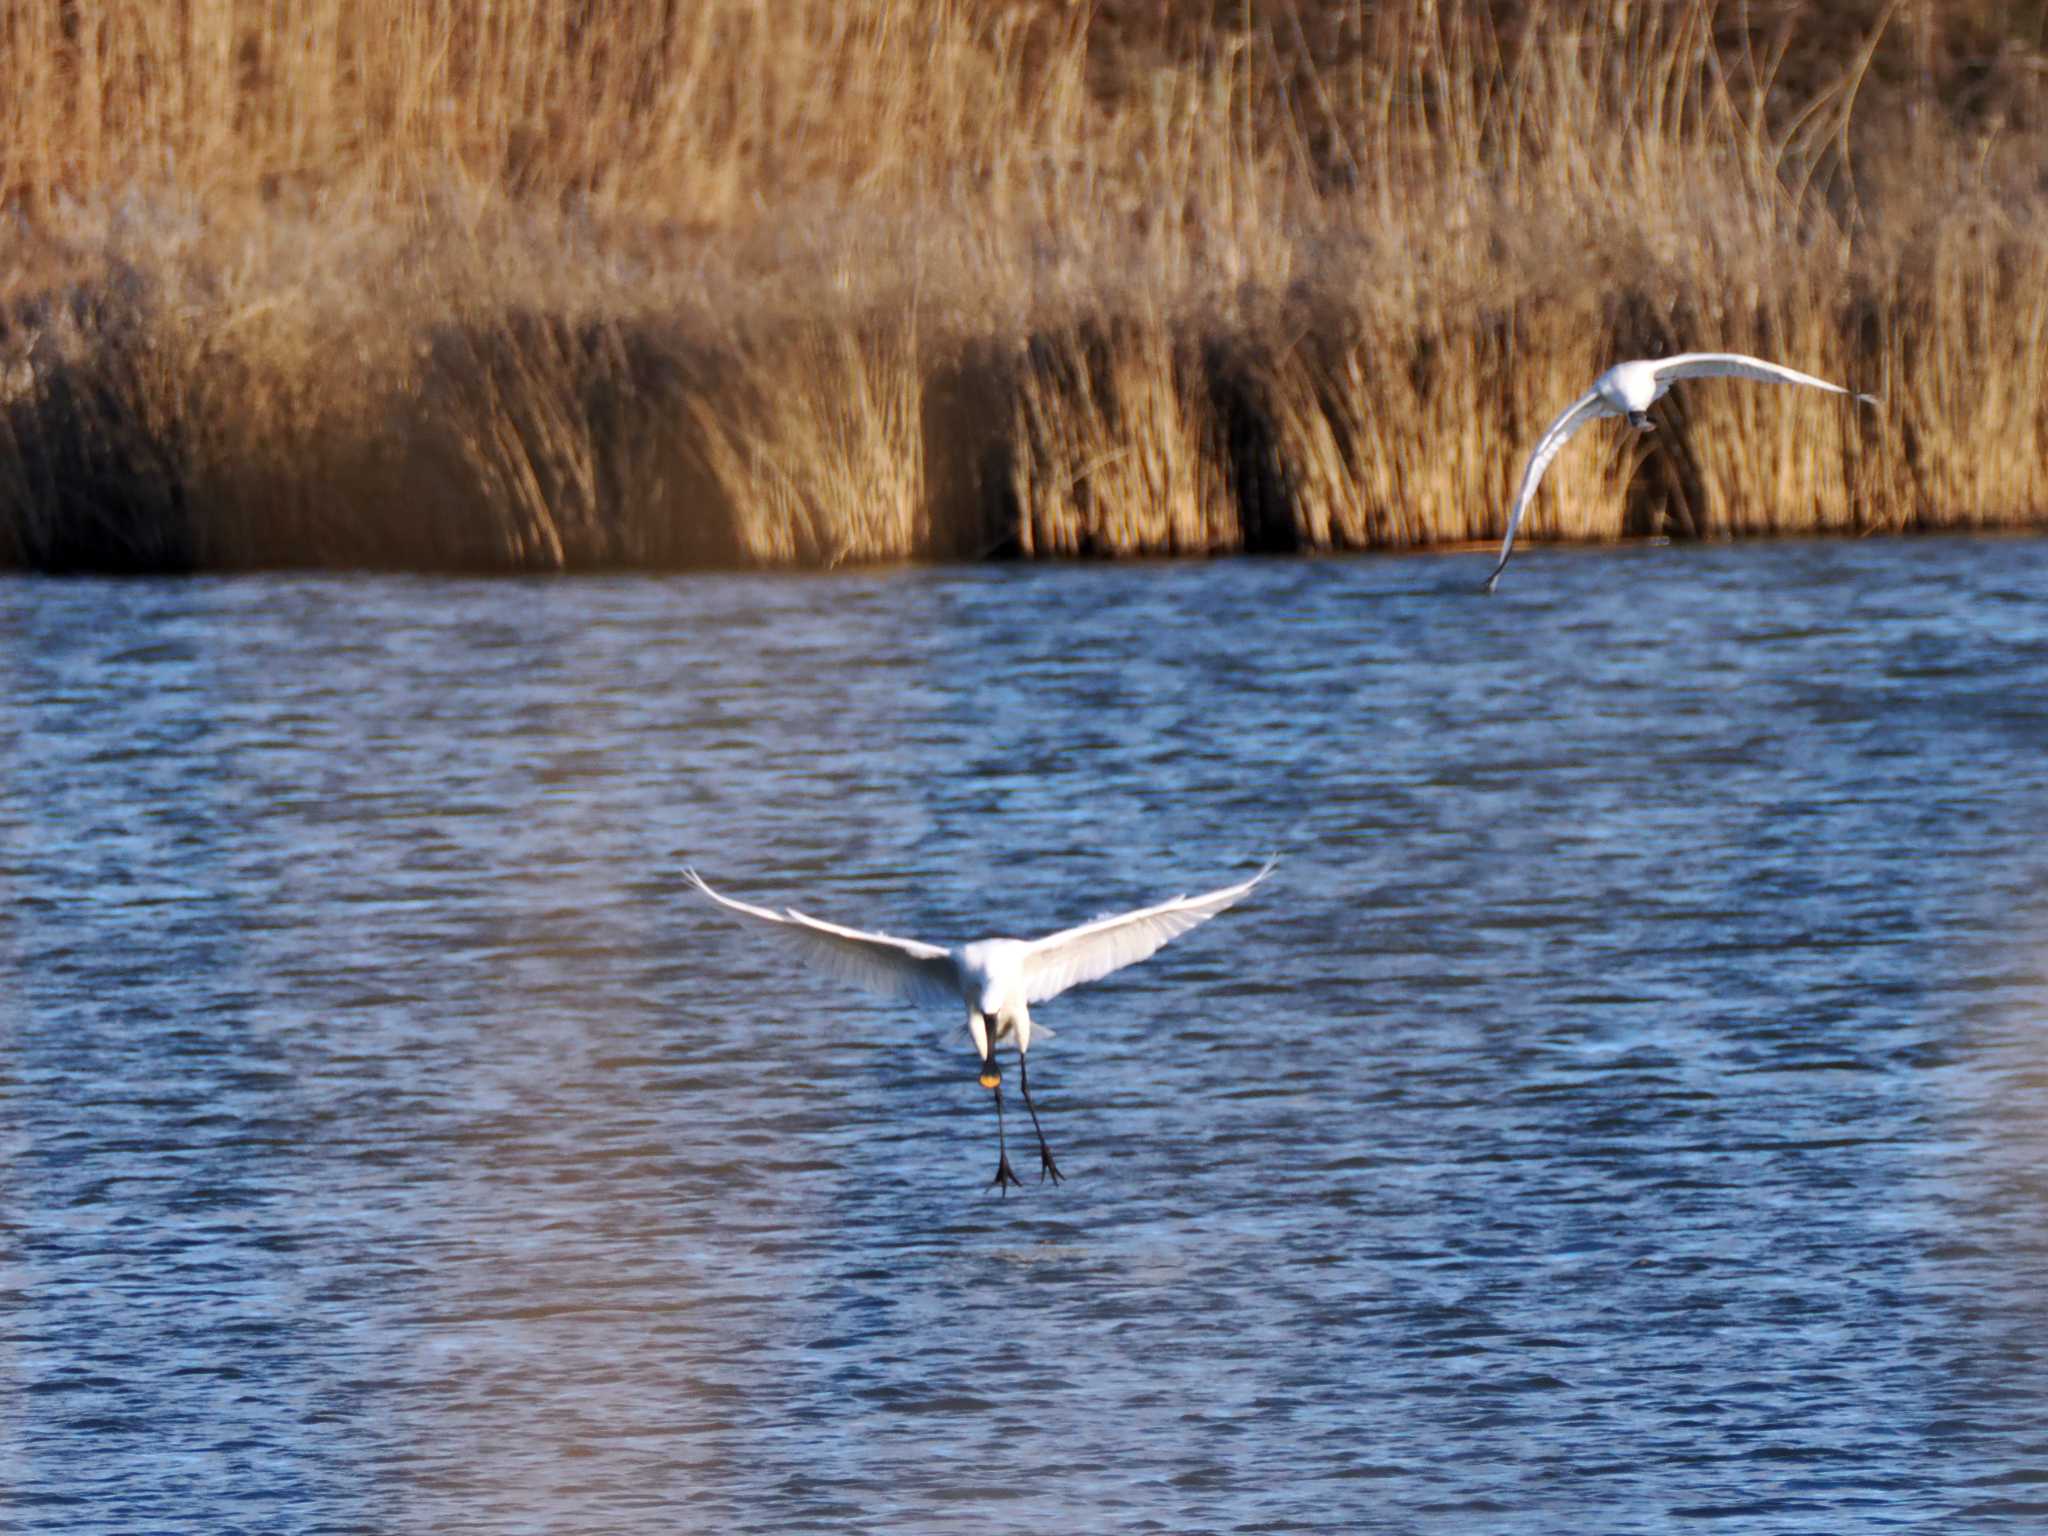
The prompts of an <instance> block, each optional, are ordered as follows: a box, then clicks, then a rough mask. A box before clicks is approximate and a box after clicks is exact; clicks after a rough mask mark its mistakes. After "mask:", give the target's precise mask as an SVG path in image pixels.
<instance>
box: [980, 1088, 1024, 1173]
mask: <svg viewBox="0 0 2048 1536" xmlns="http://www.w3.org/2000/svg"><path fill="white" fill-rule="evenodd" d="M995 1096H996V1159H997V1161H996V1176H995V1177H994V1178H992V1179H990V1180H989V1181H988V1187H989V1188H990V1189H1000V1190H1001V1191H1002V1192H1003V1193H1004V1194H1005V1195H1008V1194H1009V1192H1010V1186H1011V1185H1012V1184H1015V1185H1016V1186H1017V1187H1018V1188H1019V1189H1022V1188H1023V1187H1024V1181H1023V1180H1022V1179H1020V1178H1018V1177H1017V1170H1016V1169H1014V1168H1012V1167H1011V1166H1010V1149H1009V1148H1008V1146H1007V1145H1005V1144H1004V1141H1003V1090H1002V1089H1001V1088H1000V1087H998V1088H997V1089H996V1090H995ZM1026 1102H1027V1103H1028V1102H1029V1100H1028V1098H1027V1100H1026Z"/></svg>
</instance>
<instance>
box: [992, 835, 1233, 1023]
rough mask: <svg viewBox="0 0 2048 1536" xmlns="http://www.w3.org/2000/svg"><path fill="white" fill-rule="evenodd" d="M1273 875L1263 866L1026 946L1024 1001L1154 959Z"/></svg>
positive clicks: (1037, 1000) (1036, 1000)
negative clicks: (1214, 887)
mask: <svg viewBox="0 0 2048 1536" xmlns="http://www.w3.org/2000/svg"><path fill="white" fill-rule="evenodd" d="M1272 872H1273V866H1272V865H1271V864H1268V865H1267V866H1266V867H1265V868H1264V869H1262V870H1260V871H1259V872H1258V873H1257V874H1256V875H1253V876H1252V877H1251V879H1249V880H1246V881H1243V882H1241V883H1239V884H1237V885H1231V886H1225V887H1224V888H1223V889H1222V890H1220V891H1211V892H1209V893H1208V894H1207V895H1206V896H1176V897H1174V898H1173V900H1171V901H1162V902H1160V903H1159V904H1158V905H1157V906H1154V907H1145V908H1143V909H1141V910H1139V911H1136V912H1125V913H1122V914H1120V915H1119V916H1116V917H1099V918H1097V919H1096V920H1095V921H1094V922H1092V923H1083V924H1082V925H1081V926H1080V927H1078V928H1069V929H1066V930H1065V931H1064V932H1061V933H1055V934H1049V935H1048V936H1047V937H1045V938H1042V939H1035V940H1033V941H1032V942H1031V944H1030V946H1029V947H1028V948H1027V950H1026V952H1025V955H1024V998H1025V1001H1026V1002H1032V1003H1042V1002H1044V1001H1045V1000H1046V999H1047V998H1049V997H1058V996H1059V995H1060V993H1062V992H1064V991H1066V990H1067V988H1069V987H1078V986H1079V985H1080V984H1081V983H1082V982H1084V981H1095V980H1098V979H1100V978H1101V977H1104V976H1107V975H1108V974H1109V973H1110V972H1111V971H1120V970H1122V969H1123V968H1124V967H1125V966H1127V965H1135V964H1137V962H1138V961H1140V960H1143V959H1144V958H1145V957H1146V956H1148V955H1151V954H1154V953H1156V952H1157V951H1158V949H1159V947H1160V946H1161V945H1162V944H1164V943H1166V942H1167V941H1168V940H1169V939H1174V938H1178V937H1179V936H1180V935H1181V934H1183V933H1186V932H1187V931H1188V930H1189V929H1190V928H1193V927H1195V926H1196V925H1197V924H1200V923H1206V922H1207V921H1208V920H1209V919H1210V918H1212V917H1214V916H1215V915H1216V914H1217V913H1218V912H1221V911H1222V910H1223V909H1224V908H1225V907H1228V906H1230V905H1232V904H1233V903H1235V902H1238V901H1240V900H1242V899H1243V898H1244V897H1245V896H1247V895H1249V894H1250V893H1251V890H1252V888H1253V887H1254V886H1256V885H1257V884H1258V883H1259V882H1260V881H1261V880H1264V879H1265V878H1266V876H1268V875H1270V874H1271V873H1272Z"/></svg>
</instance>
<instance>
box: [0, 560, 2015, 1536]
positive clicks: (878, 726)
mask: <svg viewBox="0 0 2048 1536" xmlns="http://www.w3.org/2000/svg"><path fill="white" fill-rule="evenodd" d="M1487 565H1488V560H1487V558H1486V557H1485V556H1484V555H1468V556H1455V557H1433V558H1412V559H1375V560H1349V561H1296V562H1281V563H1275V562H1261V561H1236V562H1229V563H1216V564H1175V565H1146V566H1124V567H1104V568H1066V569H1002V568H976V569H962V570H943V571H898V572H889V573H884V574H869V575H846V576H835V577H823V578H770V577H734V576H722V577H705V578H690V579H665V580H651V579H650V580H617V581H602V580H586V581H561V582H544V583H520V582H508V581H497V582H459V581H448V582H439V581H424V580H410V579H391V578H357V579H300V578H291V579H274V580H238V581H183V582H163V583H158V582H120V583H102V582H88V581H73V582H49V581H38V580H27V579H17V580H11V581H8V582H5V583H4V584H0V669H4V685H0V1179H4V1184H0V1490H4V1492H0V1528H4V1529H7V1530H21V1531H36V1532H48V1531H66V1532H68V1531H94V1532H110V1531H145V1530H148V1531H157V1530H170V1529H178V1530H192V1531H201V1530H204V1531H209V1532H226V1531H234V1530H250V1531H256V1530H261V1531H287V1530H289V1531H360V1530H376V1531H392V1532H441V1531H464V1532H498V1531H563V1530H575V1531H590V1532H597V1531H619V1532H643V1531H646V1532H653V1531H677V1530H682V1531H716V1532H732V1531H761V1532H788V1531H835V1532H836V1531H878V1532H879V1531H891V1532H894V1531H963V1532H965V1531H972V1532H977V1533H989V1532H1008V1531H1016V1532H1033V1533H1052V1532H1060V1531H1068V1530H1110V1529H1119V1530H1156V1531H1189V1530H1219V1531H1239V1530H1247V1531H1281V1530H1348V1529H1361V1530H1422V1531H1439V1530H1441V1531H1474V1530H1492V1531H1516V1530H1531V1531H1534V1530H1599V1531H1661V1530H1676V1529H1700V1528H1725V1529H1740V1530H1744V1531H1759V1530H1768V1531H1844V1530H1878V1529H1887V1528H1894V1527H1896V1528H1922V1529H1925V1528H1930V1527H1932V1526H1935V1525H1947V1526H1953V1525H1955V1524H1958V1523H1962V1524H1969V1525H1995V1524H1999V1523H2001V1517H2004V1518H2005V1520H2007V1521H2009V1522H2011V1523H2015V1524H2018V1525H2022V1526H2024V1525H2026V1524H2028V1523H2030V1522H2031V1521H2038V1520H2041V1519H2043V1518H2048V1488H2044V1484H2048V542H2040V541H2032V542H2028V541H2020V542H2013V541H1961V540H1956V541H1947V540H1939V541H1937V540H1929V541H1919V542H1893V541H1873V542H1867V543H1860V544H1852V543H1828V544H1778V545H1758V546H1749V547H1739V548H1725V549H1706V550H1700V549H1693V550H1678V549H1670V550H1649V549H1642V550H1625V551H1610V552H1585V553H1572V554H1562V553H1553V554H1545V553H1541V552H1539V553H1537V554H1534V555H1532V556H1529V557H1527V558H1525V559H1524V560H1522V561H1518V562H1517V563H1516V565H1515V566H1514V567H1513V568H1512V569H1511V570H1510V572H1509V574H1508V577H1507V579H1506V581H1505V582H1504V584H1503V589H1502V592H1501V595H1500V596H1499V597H1497V598H1495V599H1493V600H1491V601H1489V600H1486V599H1483V598H1481V597H1479V596H1478V595H1477V594H1476V593H1475V591H1474V590H1473V589H1474V588H1475V587H1476V585H1477V583H1478V581H1479V579H1480V577H1481V576H1482V575H1483V574H1484V572H1485V570H1486V568H1487ZM1275 851H1277V852H1278V853H1279V854H1280V856H1281V864H1280V869H1279V871H1278V873H1277V874H1276V876H1275V878H1274V879H1273V881H1272V882H1271V883H1270V884H1269V885H1267V886H1266V887H1263V888H1262V889H1261V890H1260V891H1259V892H1258V893H1257V894H1256V895H1255V896H1254V897H1253V898H1252V899H1251V900H1250V901H1248V902H1247V903H1246V904H1245V905H1243V906H1242V907H1240V908H1238V909H1236V910H1234V911H1232V912H1230V913H1228V914H1226V915H1225V916H1223V917H1222V918H1220V919H1218V920H1217V921H1216V922H1215V923H1213V924H1211V925H1209V926H1207V927H1205V928H1203V929H1201V930H1199V931H1198V932H1196V933H1194V934H1191V935H1189V936H1188V937H1186V938H1184V939H1182V940H1180V941H1178V942H1177V943H1176V944H1174V945H1173V946H1171V947H1169V948H1168V949H1166V950H1165V951H1163V952H1162V953H1161V954H1160V955H1159V956H1157V957H1156V958H1155V959H1153V960H1152V961H1150V962H1148V963H1147V964H1146V965H1144V966H1142V967H1139V968H1138V969H1136V970H1132V971H1128V972H1125V973H1123V974H1122V975H1120V976H1118V977H1116V978H1114V979H1112V980H1110V981H1108V982H1104V983H1101V984H1099V985H1096V986H1094V987H1090V988H1087V989H1084V990H1081V991H1078V992H1075V993H1071V994H1069V995H1067V996H1065V997H1063V998H1060V999H1058V1000H1057V1001H1055V1002H1053V1003H1049V1004H1046V1005H1044V1006H1043V1007H1042V1008H1040V1009H1039V1010H1038V1017H1039V1019H1040V1021H1041V1023H1042V1024H1043V1025H1048V1026H1050V1027H1051V1028H1052V1030H1053V1031H1054V1032H1055V1034H1054V1037H1053V1038H1051V1039H1041V1040H1040V1041H1039V1042H1038V1044H1037V1048H1036V1049H1035V1050H1034V1052H1033V1055H1032V1061H1033V1066H1034V1070H1033V1074H1032V1086H1033V1089H1034V1092H1035V1094H1036V1097H1037V1099H1038V1102H1039V1109H1040V1111H1041V1114H1042V1116H1043V1119H1044V1122H1045V1129H1046V1134H1047V1136H1048V1138H1049V1139H1050V1141H1051V1144H1052V1146H1053V1148H1054V1150H1055V1152H1056V1153H1057V1154H1058V1156H1059V1159H1060V1163H1061V1165H1062V1167H1063V1169H1064V1170H1065V1172H1066V1173H1067V1175H1068V1179H1067V1182H1066V1183H1065V1184H1064V1185H1062V1186H1060V1187H1057V1188H1055V1187H1054V1186H1052V1185H1051V1184H1044V1185H1039V1184H1036V1183H1030V1184H1027V1187H1026V1188H1024V1189H1023V1190H1021V1191H1014V1192H1012V1193H1011V1194H1010V1195H1009V1196H1008V1198H1002V1197H1000V1196H998V1195H997V1194H996V1193H994V1192H992V1191H989V1190H987V1189H986V1188H985V1185H986V1183H987V1181H988V1178H989V1175H990V1174H991V1173H992V1172H993V1171H994V1165H995V1157H996V1144H995V1131H996V1127H995V1124H994V1115H993V1111H992V1109H991V1106H990V1104H989V1101H988V1095H987V1094H986V1093H985V1092H984V1091H983V1090H982V1089H980V1088H979V1087H978V1086H977V1085H976V1083H975V1081H974V1058H973V1054H972V1050H971V1048H970V1047H969V1046H968V1045H967V1044H966V1042H965V1040H964V1038H963V1037H962V1032H961V1031H960V1029H959V1019H958V1018H956V1017H954V1016H953V1015H952V1014H951V1013H950V1012H947V1011H945V1010H941V1011H940V1012H938V1013H936V1014H933V1013H929V1012H924V1013H921V1012H918V1011H915V1010H911V1009H907V1008H904V1007H900V1006H895V1005H889V1004H883V1003H877V1002H873V1001H870V1000H869V999H867V998H866V997H864V996H861V995H859V994H855V993H851V992H849V991H847V990H846V989H845V988H844V987H842V986H840V985H838V984H836V983H834V982H832V981H829V980H825V979H817V978H813V977H811V976H808V975H805V974H800V973H795V972H792V971H791V970H790V969H789V967H788V966H787V965H786V964H785V963H784V962H783V958H782V956H781V955H780V954H779V953H778V952H777V951H776V950H775V949H774V948H772V947H771V946H770V945H769V944H767V943H766V942H764V940H763V939H762V938H761V936H760V935H758V934H757V933H754V932H752V931H749V930H747V929H744V928H742V927H740V926H739V925H737V924H735V923H734V922H732V921H731V920H729V919H728V918H726V917H725V916H724V915H723V914H721V913H719V912H717V911H716V910H714V909H712V908H711V907H709V906H708V905H707V904H705V903H703V902H702V901H701V900H700V899H698V898H696V897H695V896H694V895H693V894H692V893H690V892H689V891H688V889H687V888H686V887H685V886H684V885H683V884H682V882H681V879H680V871H681V869H682V868H683V866H684V865H685V864H686V863H694V864H696V865H698V866H700V867H701V868H702V869H703V870H704V871H705V872H706V873H707V874H708V875H709V876H710V877H711V878H712V879H713V880H714V881H716V882H718V883H720V884H722V885H723V886H725V887H726V888H729V889H730V890H732V891H733V892H734V893H736V894H739V895H743V896H748V897H751V898H752V899H754V900H757V901H765V902H770V903H777V904H779V903H783V902H795V903H797V904H799V905H802V906H804V907H805V908H807V909H808V910H813V911H816V912H818V913H820V914H822V915H825V916H832V917H838V918H840V919H842V920H844V921H849V922H855V923H863V924H868V925H872V926H879V927H886V928H889V929H892V930H894V931H900V932H908V933H913V934H917V935H920V936H924V937H929V938H933V939H941V940H946V939H960V938H972V937H979V936H982V935H984V934H988V933H1011V934H1031V933H1035V932H1040V931H1045V930H1048V929H1051V928H1054V927H1058V926H1063V925H1065V924H1067V923H1069V922H1072V921H1077V920H1079V919H1082V918H1085V917H1089V916H1092V915H1094V914H1096V913H1098V912H1101V911H1104V910H1108V909H1114V908H1120V907H1123V906H1128V905H1136V904H1139V903H1142V902H1146V901H1149V900H1152V899H1155V898H1158V897H1161V896H1166V895H1170V894H1173V893H1174V892H1177V891H1182V890H1190V889H1205V888H1207V887H1209V886H1212V885H1217V884H1222V883H1225V882H1227V881H1230V880H1235V879H1237V878H1241V877H1242V876H1243V875H1244V874H1246V873H1248V872H1249V871H1250V870H1251V869H1253V868H1254V867H1256V865H1257V863H1258V861H1259V860H1261V859H1262V858H1264V857H1265V856H1266V855H1268V854H1269V853H1272V852H1275ZM1016 1107H1017V1106H1016V1103H1015V1101H1014V1100H1012V1101H1011V1108H1012V1111H1013V1114H1012V1119H1011V1121H1010V1129H1011V1131H1012V1132H1013V1133H1015V1132H1017V1131H1019V1130H1022V1131H1023V1132H1024V1137H1025V1139H1024V1140H1019V1141H1018V1142H1017V1149H1021V1150H1022V1151H1023V1152H1025V1153H1027V1154H1028V1152H1029V1150H1030V1149H1029V1145H1028V1135H1029V1132H1028V1126H1026V1125H1024V1124H1023V1122H1022V1119H1021V1116H1018V1115H1016V1114H1015V1113H1014V1111H1015V1109H1016ZM1013 1139H1014V1138H1013ZM1013 1150H1014V1149H1013ZM1017 1161H1018V1164H1019V1167H1020V1170H1022V1171H1024V1173H1025V1175H1026V1178H1027V1179H1029V1178H1030V1177H1031V1169H1032V1167H1033V1165H1034V1164H1035V1161H1036V1159H1035V1158H1032V1157H1030V1156H1028V1155H1026V1156H1020V1157H1019V1158H1018V1159H1017ZM2036 1528H2039V1527H2038V1526H2037V1527H2036Z"/></svg>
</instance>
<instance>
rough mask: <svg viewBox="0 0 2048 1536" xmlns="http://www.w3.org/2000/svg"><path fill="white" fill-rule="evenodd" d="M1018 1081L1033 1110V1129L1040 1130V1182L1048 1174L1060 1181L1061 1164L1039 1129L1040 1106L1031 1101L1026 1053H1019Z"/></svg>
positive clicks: (1055, 1181)
mask: <svg viewBox="0 0 2048 1536" xmlns="http://www.w3.org/2000/svg"><path fill="white" fill-rule="evenodd" d="M1017 1081H1018V1082H1019V1083H1020V1084H1021V1085H1022V1086H1023V1089H1024V1107H1025V1108H1026V1109H1028V1110H1030V1111H1031V1129H1032V1130H1034V1131H1038V1182H1039V1183H1041V1184H1043V1183H1044V1182H1045V1176H1046V1175H1047V1174H1051V1175H1052V1181H1053V1183H1055V1184H1057V1183H1059V1181H1060V1165H1059V1164H1058V1163H1056V1162H1054V1161H1053V1160H1052V1148H1051V1147H1048V1146H1047V1145H1046V1144H1045V1132H1044V1131H1043V1130H1040V1129H1039V1125H1038V1106H1037V1105H1035V1104H1033V1103H1032V1102H1031V1069H1030V1068H1029V1067H1027V1066H1026V1065H1025V1064H1024V1053H1023V1052H1022V1051H1019V1052H1018V1053H1017Z"/></svg>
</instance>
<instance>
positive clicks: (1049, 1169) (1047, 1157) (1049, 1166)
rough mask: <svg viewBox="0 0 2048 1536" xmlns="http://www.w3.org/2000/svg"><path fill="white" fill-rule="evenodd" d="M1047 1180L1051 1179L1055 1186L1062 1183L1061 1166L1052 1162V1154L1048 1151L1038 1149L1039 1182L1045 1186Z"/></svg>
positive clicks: (1042, 1148)
mask: <svg viewBox="0 0 2048 1536" xmlns="http://www.w3.org/2000/svg"><path fill="white" fill-rule="evenodd" d="M1047 1179H1051V1180H1052V1181H1053V1183H1055V1184H1057V1183H1059V1182H1060V1165H1059V1164H1058V1163H1056V1162H1054V1161H1053V1160H1052V1153H1051V1152H1049V1151H1047V1150H1046V1149H1045V1148H1044V1147H1040V1148H1039V1149H1038V1182H1039V1183H1041V1184H1043V1183H1044V1182H1045V1181H1046V1180H1047Z"/></svg>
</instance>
